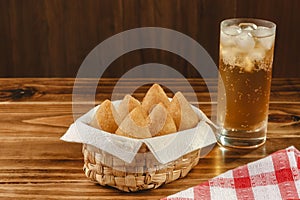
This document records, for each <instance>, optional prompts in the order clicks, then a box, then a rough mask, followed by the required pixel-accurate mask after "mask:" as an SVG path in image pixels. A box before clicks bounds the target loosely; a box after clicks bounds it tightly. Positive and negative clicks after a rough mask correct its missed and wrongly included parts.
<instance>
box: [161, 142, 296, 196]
mask: <svg viewBox="0 0 300 200" xmlns="http://www.w3.org/2000/svg"><path fill="white" fill-rule="evenodd" d="M164 199H165V200H190V199H201V200H202V199H209V200H210V199H216V200H219V199H243V200H244V199H263V200H265V199H270V200H276V199H300V152H299V150H297V149H296V148H295V147H293V146H292V147H289V148H287V149H283V150H280V151H277V152H275V153H273V154H271V155H269V156H267V157H265V158H263V159H260V160H258V161H255V162H252V163H249V164H247V165H244V166H241V167H238V168H236V169H233V170H230V171H227V172H225V173H224V174H221V175H219V176H217V177H215V178H213V179H211V180H209V181H207V182H204V183H201V184H200V185H197V186H195V187H192V188H189V189H187V190H184V191H181V192H179V193H176V194H174V195H171V196H169V197H166V198H164Z"/></svg>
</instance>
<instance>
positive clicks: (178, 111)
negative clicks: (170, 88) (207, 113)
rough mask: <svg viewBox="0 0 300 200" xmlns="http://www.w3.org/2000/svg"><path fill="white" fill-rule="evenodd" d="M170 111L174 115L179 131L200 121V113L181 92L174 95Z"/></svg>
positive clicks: (192, 126)
mask: <svg viewBox="0 0 300 200" xmlns="http://www.w3.org/2000/svg"><path fill="white" fill-rule="evenodd" d="M168 112H169V113H170V115H171V116H172V117H173V119H174V122H175V124H176V127H177V130H178V131H181V130H186V129H190V128H194V127H195V126H196V125H197V124H198V122H199V118H198V115H197V114H196V113H195V111H194V110H193V108H192V107H191V105H190V104H189V102H188V101H187V100H186V98H185V97H184V96H183V94H182V93H181V92H177V93H176V94H175V95H174V97H173V99H172V101H171V103H170V106H169V107H168Z"/></svg>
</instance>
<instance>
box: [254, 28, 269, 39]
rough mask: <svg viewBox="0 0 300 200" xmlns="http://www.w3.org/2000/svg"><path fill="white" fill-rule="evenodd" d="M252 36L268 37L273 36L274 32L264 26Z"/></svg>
mask: <svg viewBox="0 0 300 200" xmlns="http://www.w3.org/2000/svg"><path fill="white" fill-rule="evenodd" d="M251 34H252V35H253V36H255V37H258V38H261V37H268V36H271V35H273V32H272V30H271V29H270V28H268V27H264V26H258V27H257V29H256V30H253V31H252V32H251Z"/></svg>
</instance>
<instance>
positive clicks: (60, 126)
mask: <svg viewBox="0 0 300 200" xmlns="http://www.w3.org/2000/svg"><path fill="white" fill-rule="evenodd" d="M73 81H74V79H66V80H64V79H36V80H32V79H16V80H12V79H0V91H1V92H0V99H1V97H3V96H5V95H6V94H7V93H3V91H5V88H9V87H11V86H12V87H15V88H18V87H19V86H21V88H22V87H31V86H34V87H35V88H39V90H41V91H42V90H43V91H47V92H46V93H47V94H51V95H50V96H48V97H47V98H44V99H43V98H41V97H38V96H35V95H32V96H22V97H21V98H19V99H18V100H15V99H11V98H8V100H4V101H1V102H0V126H1V130H0V140H1V145H0V197H2V198H5V199H120V198H122V199H133V198H134V199H160V198H163V197H165V196H168V195H170V194H174V193H176V192H178V191H181V190H184V189H187V188H188V187H192V186H194V185H197V184H199V183H201V182H204V181H206V180H208V179H210V178H213V177H215V176H217V175H219V174H221V173H223V172H225V171H227V170H230V169H233V168H235V167H238V166H241V165H244V164H247V163H249V162H252V161H255V160H258V159H260V158H263V157H265V156H268V155H270V154H271V153H273V152H275V151H277V150H279V149H284V148H287V147H288V146H291V145H294V146H295V147H296V148H298V149H300V143H299V141H300V140H299V138H300V100H299V99H300V98H299V92H298V91H300V90H299V89H300V79H274V80H273V84H272V96H271V98H273V100H271V103H270V111H269V123H268V133H267V142H266V144H265V145H263V146H262V147H260V148H258V149H254V150H234V149H224V148H221V147H219V146H217V145H215V147H214V148H213V150H212V151H211V152H210V153H209V154H208V155H206V156H205V157H204V158H201V159H200V162H199V163H198V165H197V166H195V167H194V169H193V170H192V171H191V172H190V173H189V174H188V175H187V177H186V178H184V179H179V180H177V181H175V182H172V183H170V184H166V185H163V186H162V187H160V188H158V189H155V190H150V191H142V192H137V193H124V192H120V191H118V190H116V189H113V188H109V187H102V186H99V185H97V184H94V183H93V182H91V181H89V180H88V179H87V178H86V177H85V175H84V172H83V171H82V167H83V155H82V153H81V147H82V146H81V144H75V143H66V142H63V141H61V140H59V138H60V137H61V136H62V135H63V133H64V132H65V131H66V130H67V128H68V126H69V125H70V124H71V123H72V122H73V116H72V102H71V99H70V96H68V95H70V92H71V88H72V84H73ZM114 81H116V79H104V81H103V82H101V83H100V84H99V85H100V86H104V87H106V89H107V90H105V91H107V94H105V95H108V91H109V90H110V89H111V88H112V87H113V86H114ZM140 81H142V80H140ZM165 81H166V82H168V80H165ZM190 81H191V84H192V85H194V86H195V88H196V92H197V94H198V95H201V96H202V95H204V96H205V95H206V96H205V98H207V95H208V94H207V90H206V89H205V84H204V82H203V81H200V80H195V79H191V80H190ZM137 82H138V81H137V80H127V81H125V82H124V88H126V87H131V84H133V83H137ZM10 83H11V84H10ZM210 83H212V84H215V82H214V81H213V80H211V82H210ZM82 84H83V87H86V86H89V81H83V82H82ZM172 84H173V85H175V86H176V84H177V86H178V88H180V87H182V88H183V82H181V81H178V82H173V83H172ZM146 89H147V87H141V88H140V89H139V90H138V92H137V94H140V95H141V94H143V93H144V91H146ZM289 95H291V96H290V97H289ZM57 96H59V97H57ZM102 98H103V96H102ZM2 100H3V98H2ZM86 103H88V102H86ZM77 105H78V106H84V105H85V103H82V104H77ZM196 105H199V106H200V107H201V109H203V111H204V112H206V113H207V114H208V115H210V113H211V102H200V103H198V104H196Z"/></svg>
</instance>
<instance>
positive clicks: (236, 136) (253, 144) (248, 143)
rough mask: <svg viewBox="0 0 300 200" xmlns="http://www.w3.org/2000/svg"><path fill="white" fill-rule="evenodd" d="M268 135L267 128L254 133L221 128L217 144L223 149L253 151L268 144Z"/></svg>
mask: <svg viewBox="0 0 300 200" xmlns="http://www.w3.org/2000/svg"><path fill="white" fill-rule="evenodd" d="M266 133H267V127H266V126H264V127H262V128H260V129H257V130H253V131H248V130H236V129H231V130H227V129H225V128H220V129H219V130H218V132H217V142H218V144H219V145H221V146H223V147H230V148H242V149H252V148H257V147H259V146H261V145H263V144H264V143H265V142H266Z"/></svg>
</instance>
